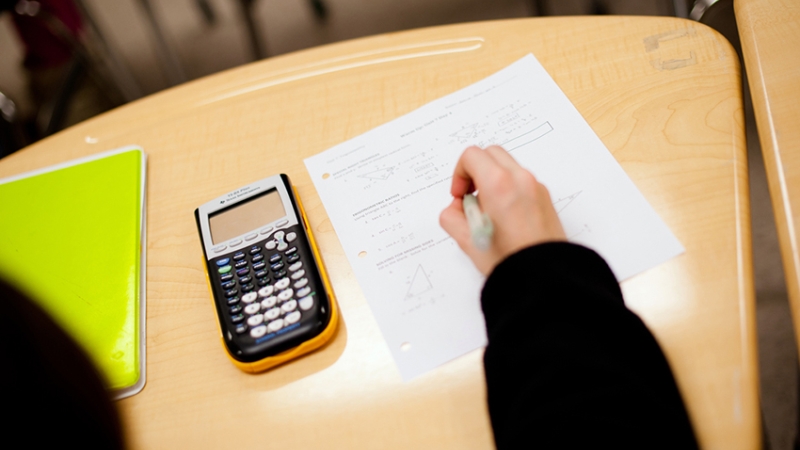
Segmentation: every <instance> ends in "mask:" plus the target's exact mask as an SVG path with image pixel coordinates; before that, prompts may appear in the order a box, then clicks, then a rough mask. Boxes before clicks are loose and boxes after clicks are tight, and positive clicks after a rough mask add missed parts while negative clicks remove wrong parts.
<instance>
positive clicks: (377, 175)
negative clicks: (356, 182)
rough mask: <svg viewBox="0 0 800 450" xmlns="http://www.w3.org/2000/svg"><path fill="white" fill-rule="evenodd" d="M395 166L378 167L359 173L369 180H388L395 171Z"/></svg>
mask: <svg viewBox="0 0 800 450" xmlns="http://www.w3.org/2000/svg"><path fill="white" fill-rule="evenodd" d="M394 170H395V169H394V167H389V168H387V169H377V170H373V171H372V172H367V173H365V174H362V175H359V177H361V178H366V179H368V180H382V181H386V180H388V179H389V177H391V176H392V174H393V173H394Z"/></svg>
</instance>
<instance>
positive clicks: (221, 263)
mask: <svg viewBox="0 0 800 450" xmlns="http://www.w3.org/2000/svg"><path fill="white" fill-rule="evenodd" d="M229 262H231V259H230V258H222V259H218V260H217V265H218V266H219V267H222V266H227V265H228V263H229Z"/></svg>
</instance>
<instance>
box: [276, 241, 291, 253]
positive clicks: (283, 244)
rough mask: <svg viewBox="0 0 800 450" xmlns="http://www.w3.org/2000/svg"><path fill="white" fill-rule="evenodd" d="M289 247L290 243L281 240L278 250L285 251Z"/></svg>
mask: <svg viewBox="0 0 800 450" xmlns="http://www.w3.org/2000/svg"><path fill="white" fill-rule="evenodd" d="M287 247H289V245H288V244H286V243H285V242H279V243H278V251H284V250H286V248H287Z"/></svg>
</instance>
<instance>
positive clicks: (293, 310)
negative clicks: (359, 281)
mask: <svg viewBox="0 0 800 450" xmlns="http://www.w3.org/2000/svg"><path fill="white" fill-rule="evenodd" d="M194 213H195V219H196V220H197V229H198V231H199V233H200V240H201V242H202V246H203V252H204V254H205V266H206V274H207V276H208V283H209V286H210V289H211V295H212V297H213V302H214V308H215V309H216V312H217V317H218V319H219V328H220V333H221V335H222V342H223V346H224V347H225V349H226V350H227V352H228V355H229V356H230V358H231V360H232V361H233V363H234V364H235V365H236V366H237V367H239V368H240V369H242V370H244V371H246V372H260V371H263V370H267V369H269V368H271V367H274V366H276V365H278V364H281V363H284V362H286V361H289V360H291V359H294V358H296V357H298V356H301V355H303V354H305V353H308V352H310V351H312V350H315V349H317V348H319V347H321V346H322V345H324V344H325V343H326V342H327V341H328V340H330V339H331V338H332V337H333V335H334V334H335V332H336V327H337V324H338V319H339V316H338V311H337V308H336V300H335V298H334V296H333V290H332V289H331V286H330V282H329V280H328V277H327V274H326V273H325V269H324V267H323V264H322V258H320V254H319V250H318V249H317V246H316V242H315V241H314V236H313V234H312V233H311V229H310V228H309V227H308V220H307V218H306V216H305V211H303V207H302V204H301V203H300V201H299V197H298V196H297V195H296V192H295V191H294V189H293V188H292V186H291V184H290V182H289V177H287V176H286V175H285V174H280V175H275V176H272V177H269V178H265V179H263V180H261V181H257V182H255V183H252V184H249V185H247V186H244V187H242V188H240V189H237V190H235V191H233V192H231V193H228V194H226V195H223V196H221V197H219V198H216V199H214V200H211V201H210V202H208V203H206V204H204V205H202V206H200V207H199V208H197V209H196V210H195V212H194Z"/></svg>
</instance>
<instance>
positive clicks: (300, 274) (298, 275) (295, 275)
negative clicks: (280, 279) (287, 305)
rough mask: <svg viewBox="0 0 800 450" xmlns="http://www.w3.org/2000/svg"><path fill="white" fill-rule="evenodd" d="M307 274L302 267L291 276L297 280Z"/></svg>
mask: <svg viewBox="0 0 800 450" xmlns="http://www.w3.org/2000/svg"><path fill="white" fill-rule="evenodd" d="M305 274H306V271H305V270H303V269H300V270H298V271H297V272H295V273H293V274H292V275H291V276H290V277H291V279H293V280H296V279H298V278H301V277H302V276H303V275H305ZM295 287H303V286H295Z"/></svg>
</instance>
